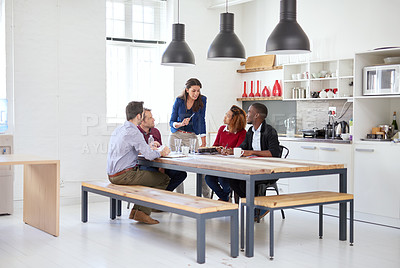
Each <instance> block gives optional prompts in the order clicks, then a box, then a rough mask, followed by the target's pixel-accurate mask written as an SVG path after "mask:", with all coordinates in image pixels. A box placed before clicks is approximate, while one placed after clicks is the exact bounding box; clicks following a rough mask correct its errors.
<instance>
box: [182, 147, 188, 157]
mask: <svg viewBox="0 0 400 268" xmlns="http://www.w3.org/2000/svg"><path fill="white" fill-rule="evenodd" d="M181 149H182V154H184V155H186V156H187V155H189V146H182V148H181Z"/></svg>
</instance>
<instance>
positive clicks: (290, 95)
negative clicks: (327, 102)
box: [283, 59, 354, 100]
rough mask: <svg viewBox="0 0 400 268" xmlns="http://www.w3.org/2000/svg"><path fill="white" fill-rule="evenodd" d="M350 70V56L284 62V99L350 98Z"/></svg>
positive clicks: (351, 74)
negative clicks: (291, 62) (336, 58)
mask: <svg viewBox="0 0 400 268" xmlns="http://www.w3.org/2000/svg"><path fill="white" fill-rule="evenodd" d="M353 70H354V60H353V59H340V60H328V61H314V62H306V63H296V64H287V65H284V67H283V79H284V80H283V88H284V90H283V91H284V99H286V100H309V99H318V100H320V99H327V98H328V99H334V98H336V99H347V98H351V97H353V80H354V73H353Z"/></svg>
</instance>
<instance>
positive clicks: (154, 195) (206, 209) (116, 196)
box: [82, 182, 239, 263]
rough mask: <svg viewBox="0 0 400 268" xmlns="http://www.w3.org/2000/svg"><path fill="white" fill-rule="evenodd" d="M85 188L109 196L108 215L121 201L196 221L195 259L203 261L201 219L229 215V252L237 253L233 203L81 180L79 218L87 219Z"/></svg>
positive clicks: (236, 212) (236, 213)
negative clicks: (80, 213)
mask: <svg viewBox="0 0 400 268" xmlns="http://www.w3.org/2000/svg"><path fill="white" fill-rule="evenodd" d="M88 192H91V193H95V194H99V195H103V196H107V197H109V198H110V218H111V219H115V218H116V215H118V216H121V201H127V202H132V203H135V204H138V205H141V206H146V207H150V208H154V209H159V210H162V211H167V212H172V213H176V214H180V215H184V216H188V217H191V218H195V219H196V221H197V262H198V263H204V262H205V240H206V236H205V229H206V224H205V220H206V219H210V218H217V217H225V216H228V217H230V224H231V226H230V227H231V232H230V235H231V256H232V257H233V258H236V257H237V256H238V255H239V210H238V205H237V204H231V203H227V202H223V201H217V200H212V199H209V198H202V197H197V196H192V195H187V194H179V193H174V192H169V191H165V190H159V189H156V188H151V187H145V186H138V185H135V186H131V185H115V184H111V183H109V182H91V183H85V182H83V183H82V222H87V221H88Z"/></svg>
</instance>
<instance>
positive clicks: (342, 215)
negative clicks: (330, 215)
mask: <svg viewBox="0 0 400 268" xmlns="http://www.w3.org/2000/svg"><path fill="white" fill-rule="evenodd" d="M339 192H341V193H347V172H346V171H342V172H341V173H339ZM346 209H347V205H346V203H340V204H339V240H340V241H346V236H347V230H346V228H347V225H346V224H347V210H346Z"/></svg>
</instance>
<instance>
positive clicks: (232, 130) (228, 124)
mask: <svg viewBox="0 0 400 268" xmlns="http://www.w3.org/2000/svg"><path fill="white" fill-rule="evenodd" d="M245 126H246V113H245V111H243V109H241V108H240V107H238V106H236V105H233V106H232V107H231V108H230V109H229V111H228V112H227V113H226V114H225V117H224V125H222V126H221V127H220V128H219V130H218V134H217V137H216V138H215V142H214V146H220V147H218V148H217V150H218V152H219V153H224V151H225V150H226V149H227V148H235V147H239V145H240V144H242V142H243V141H244V138H245V137H246V130H245V129H244V128H245ZM205 180H206V182H207V184H208V186H210V188H211V189H212V190H213V191H214V193H215V194H216V195H217V196H218V197H219V200H223V201H229V194H230V192H231V188H230V186H229V179H227V178H220V177H216V176H210V175H207V176H206V177H205Z"/></svg>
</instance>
